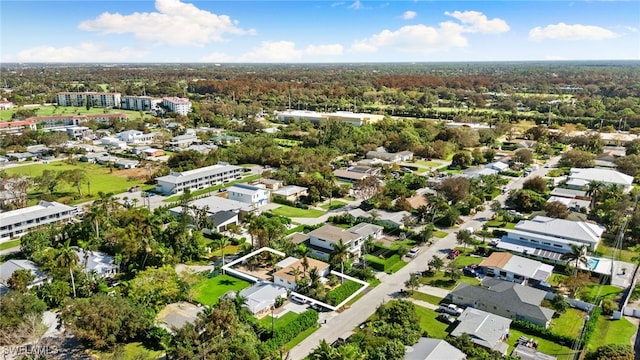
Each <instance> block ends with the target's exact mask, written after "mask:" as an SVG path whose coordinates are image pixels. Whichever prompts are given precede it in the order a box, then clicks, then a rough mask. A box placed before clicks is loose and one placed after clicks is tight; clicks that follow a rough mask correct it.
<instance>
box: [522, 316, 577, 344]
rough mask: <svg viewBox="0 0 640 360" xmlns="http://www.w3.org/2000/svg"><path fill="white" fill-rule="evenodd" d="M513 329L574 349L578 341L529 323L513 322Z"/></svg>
mask: <svg viewBox="0 0 640 360" xmlns="http://www.w3.org/2000/svg"><path fill="white" fill-rule="evenodd" d="M511 327H513V328H514V329H516V330H522V331H524V332H526V333H528V334H532V335H537V336H539V337H541V338H543V339H547V340H549V341H552V342H554V343H557V344H560V345H563V346H567V347H572V346H573V342H574V341H575V340H576V339H575V338H573V337H571V336H568V335H562V334H556V333H554V332H553V331H551V330H549V329H547V328H545V327H542V326H539V325H536V324H533V323H530V322H528V321H523V320H513V322H512V323H511Z"/></svg>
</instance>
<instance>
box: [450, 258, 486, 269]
mask: <svg viewBox="0 0 640 360" xmlns="http://www.w3.org/2000/svg"><path fill="white" fill-rule="evenodd" d="M482 260H484V258H481V257H478V256H471V255H460V256H458V257H457V258H456V263H457V264H458V266H460V267H465V266H469V265H471V264H476V265H477V264H480V263H481V262H482Z"/></svg>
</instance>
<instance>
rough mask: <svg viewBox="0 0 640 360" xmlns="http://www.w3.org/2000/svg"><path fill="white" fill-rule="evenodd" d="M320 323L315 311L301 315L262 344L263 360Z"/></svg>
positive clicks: (260, 347)
mask: <svg viewBox="0 0 640 360" xmlns="http://www.w3.org/2000/svg"><path fill="white" fill-rule="evenodd" d="M317 323H318V312H317V311H315V310H307V311H305V312H303V313H302V314H300V316H298V318H296V319H295V320H294V321H292V322H290V323H288V324H286V325H285V326H283V327H281V328H278V329H276V330H277V331H275V333H274V334H272V336H271V339H269V340H267V341H264V342H262V343H260V345H259V346H258V352H259V353H260V354H262V358H267V357H268V355H270V354H272V353H273V352H274V351H277V350H279V349H280V348H281V347H282V346H283V345H284V344H286V343H288V342H289V341H291V340H292V339H293V338H295V337H296V336H298V334H300V333H301V332H303V331H305V330H307V329H308V328H310V327H312V326H314V325H315V324H317Z"/></svg>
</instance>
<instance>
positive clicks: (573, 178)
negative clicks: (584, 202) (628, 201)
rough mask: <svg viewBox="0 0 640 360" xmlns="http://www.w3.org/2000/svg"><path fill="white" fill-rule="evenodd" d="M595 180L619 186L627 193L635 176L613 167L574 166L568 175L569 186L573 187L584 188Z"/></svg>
mask: <svg viewBox="0 0 640 360" xmlns="http://www.w3.org/2000/svg"><path fill="white" fill-rule="evenodd" d="M594 181H599V182H601V183H603V184H607V185H616V186H619V187H621V188H622V190H623V191H624V192H625V193H627V192H629V191H631V188H632V185H631V184H632V183H633V176H629V175H626V174H623V173H621V172H619V171H616V170H611V169H600V168H586V169H581V168H572V169H571V173H570V174H569V176H568V177H567V187H569V188H573V189H584V188H585V187H587V186H588V185H589V184H590V183H592V182H594Z"/></svg>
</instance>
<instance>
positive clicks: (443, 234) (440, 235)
mask: <svg viewBox="0 0 640 360" xmlns="http://www.w3.org/2000/svg"><path fill="white" fill-rule="evenodd" d="M447 235H449V233H448V232H446V231H442V230H437V231H434V232H433V236H435V237H437V238H438V239H442V238H444V237H447Z"/></svg>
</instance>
